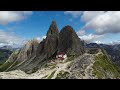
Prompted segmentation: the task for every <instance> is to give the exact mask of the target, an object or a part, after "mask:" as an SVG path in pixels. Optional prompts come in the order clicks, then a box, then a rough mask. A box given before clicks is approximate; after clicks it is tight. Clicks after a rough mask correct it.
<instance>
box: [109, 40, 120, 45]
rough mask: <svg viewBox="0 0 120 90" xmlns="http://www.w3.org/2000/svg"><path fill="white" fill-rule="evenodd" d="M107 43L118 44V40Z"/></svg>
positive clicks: (119, 41)
mask: <svg viewBox="0 0 120 90" xmlns="http://www.w3.org/2000/svg"><path fill="white" fill-rule="evenodd" d="M108 44H110V45H115V44H120V40H115V41H111V42H110V43H108Z"/></svg>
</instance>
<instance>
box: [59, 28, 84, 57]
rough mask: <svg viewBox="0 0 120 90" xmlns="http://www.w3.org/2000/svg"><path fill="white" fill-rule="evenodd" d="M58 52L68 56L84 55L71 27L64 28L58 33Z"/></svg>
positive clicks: (81, 45)
mask: <svg viewBox="0 0 120 90" xmlns="http://www.w3.org/2000/svg"><path fill="white" fill-rule="evenodd" d="M58 52H65V53H67V55H68V56H70V55H77V56H79V55H82V54H83V53H84V47H83V44H82V41H81V40H80V39H79V37H78V36H77V34H76V33H75V31H74V29H73V28H72V27H71V26H65V27H63V29H62V30H61V31H60V34H59V46H58Z"/></svg>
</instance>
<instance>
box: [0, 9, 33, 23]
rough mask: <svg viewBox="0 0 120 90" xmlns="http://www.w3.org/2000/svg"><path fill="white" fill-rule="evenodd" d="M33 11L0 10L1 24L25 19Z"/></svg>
mask: <svg viewBox="0 0 120 90" xmlns="http://www.w3.org/2000/svg"><path fill="white" fill-rule="evenodd" d="M31 14H32V11H0V24H1V25H6V24H8V23H11V22H15V21H19V20H22V19H25V18H26V17H27V16H28V15H31Z"/></svg>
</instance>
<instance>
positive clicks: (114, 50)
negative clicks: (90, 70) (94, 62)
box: [86, 43, 120, 66]
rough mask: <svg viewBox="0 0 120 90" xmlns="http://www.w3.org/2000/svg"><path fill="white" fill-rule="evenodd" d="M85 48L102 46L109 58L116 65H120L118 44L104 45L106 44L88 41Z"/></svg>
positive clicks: (119, 46) (119, 45) (119, 47)
mask: <svg viewBox="0 0 120 90" xmlns="http://www.w3.org/2000/svg"><path fill="white" fill-rule="evenodd" d="M86 47H87V48H104V49H105V50H106V52H107V54H108V55H109V57H110V58H111V60H112V61H113V62H114V63H115V64H116V65H118V66H120V44H116V45H106V44H97V43H90V44H86Z"/></svg>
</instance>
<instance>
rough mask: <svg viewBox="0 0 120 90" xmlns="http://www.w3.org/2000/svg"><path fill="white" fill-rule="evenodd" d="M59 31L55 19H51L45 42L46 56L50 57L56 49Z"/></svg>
mask: <svg viewBox="0 0 120 90" xmlns="http://www.w3.org/2000/svg"><path fill="white" fill-rule="evenodd" d="M58 39H59V31H58V28H57V25H56V22H55V21H52V24H51V25H50V28H49V30H48V32H47V38H46V43H45V53H46V54H47V57H46V58H49V57H51V56H52V55H54V54H55V53H56V52H57V49H58Z"/></svg>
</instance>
